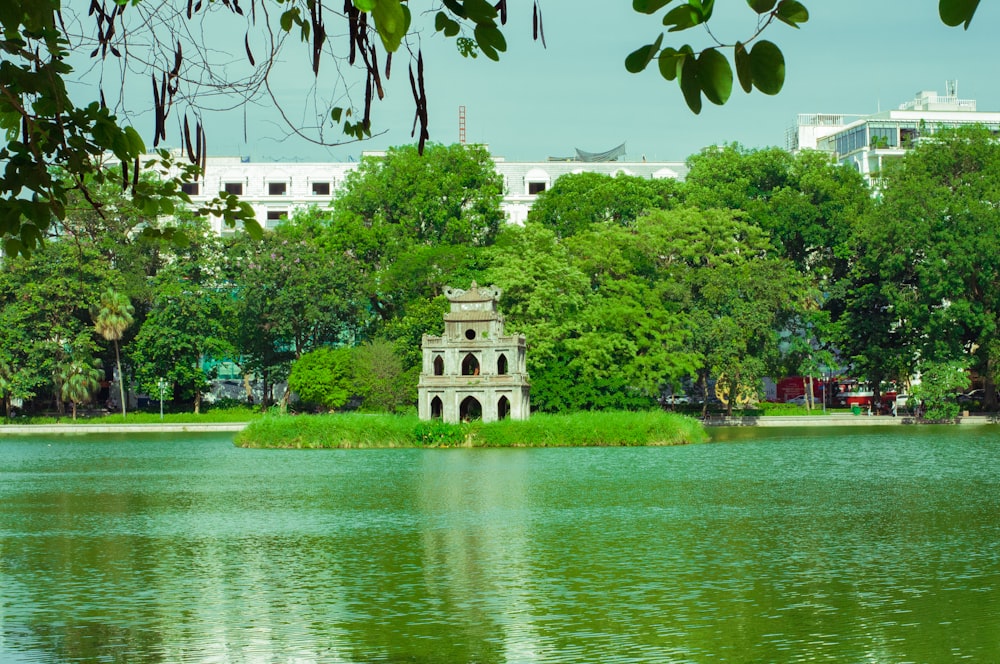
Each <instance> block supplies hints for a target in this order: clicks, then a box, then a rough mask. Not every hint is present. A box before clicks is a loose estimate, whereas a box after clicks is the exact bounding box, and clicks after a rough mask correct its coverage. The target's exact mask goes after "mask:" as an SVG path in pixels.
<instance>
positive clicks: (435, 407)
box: [431, 397, 444, 420]
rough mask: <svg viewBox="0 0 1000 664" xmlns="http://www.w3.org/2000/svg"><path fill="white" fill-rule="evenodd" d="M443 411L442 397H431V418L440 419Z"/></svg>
mask: <svg viewBox="0 0 1000 664" xmlns="http://www.w3.org/2000/svg"><path fill="white" fill-rule="evenodd" d="M443 412H444V404H442V403H441V397H434V398H433V399H431V418H432V419H435V420H440V419H441V414H442V413H443Z"/></svg>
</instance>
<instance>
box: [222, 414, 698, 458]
mask: <svg viewBox="0 0 1000 664" xmlns="http://www.w3.org/2000/svg"><path fill="white" fill-rule="evenodd" d="M707 440H708V434H707V433H706V432H705V429H704V427H703V426H702V424H701V423H700V422H699V421H698V420H696V419H694V418H691V417H687V416H684V415H678V414H675V413H663V412H580V413H574V414H571V415H545V414H536V415H532V416H531V419H530V420H526V421H513V420H503V421H501V422H491V423H489V424H484V423H482V422H467V423H462V424H445V423H444V422H440V421H431V422H427V421H422V420H420V419H418V418H417V417H416V416H415V415H410V416H396V415H361V414H347V415H339V414H338V415H308V416H307V415H300V416H275V417H264V418H261V419H259V420H255V421H253V422H251V423H250V424H249V426H247V428H246V429H244V430H243V431H241V432H240V433H238V434H237V435H236V438H235V441H234V442H235V444H236V445H238V446H241V447H256V448H286V449H287V448H296V449H306V448H313V449H321V448H379V447H574V446H576V447H584V446H595V447H596V446H624V445H685V444H688V443H702V442H705V441H707Z"/></svg>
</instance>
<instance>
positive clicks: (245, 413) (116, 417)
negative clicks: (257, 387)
mask: <svg viewBox="0 0 1000 664" xmlns="http://www.w3.org/2000/svg"><path fill="white" fill-rule="evenodd" d="M261 417H263V415H262V414H261V413H260V412H259V411H257V410H252V409H251V408H249V407H246V408H209V409H207V410H206V411H205V412H203V413H199V414H197V415H196V414H194V413H192V412H186V413H164V414H163V419H162V420H161V419H160V413H159V411H157V412H155V413H152V412H146V411H135V412H129V413H128V414H127V415H126V417H125V418H124V419H123V418H122V414H121V413H117V414H109V415H103V414H102V415H93V416H84V415H82V414H80V413H78V414H77V418H76V421H74V420H73V417H72V414H71V413H69V412H67V413H66V415H64V416H63V417H53V416H46V417H41V416H39V417H17V418H14V419H12V420H6V419H5V420H0V421H2V422H3V423H5V424H160V423H161V422H162V423H163V424H215V423H226V422H249V421H251V420H254V419H258V418H261Z"/></svg>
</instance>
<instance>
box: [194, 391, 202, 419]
mask: <svg viewBox="0 0 1000 664" xmlns="http://www.w3.org/2000/svg"><path fill="white" fill-rule="evenodd" d="M200 413H201V390H199V389H197V388H195V391H194V414H195V415H199V414H200Z"/></svg>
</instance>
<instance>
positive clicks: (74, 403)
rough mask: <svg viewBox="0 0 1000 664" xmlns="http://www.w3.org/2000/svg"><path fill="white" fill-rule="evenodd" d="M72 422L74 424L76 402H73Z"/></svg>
mask: <svg viewBox="0 0 1000 664" xmlns="http://www.w3.org/2000/svg"><path fill="white" fill-rule="evenodd" d="M73 421H74V422H76V402H75V401H74V402H73Z"/></svg>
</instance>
